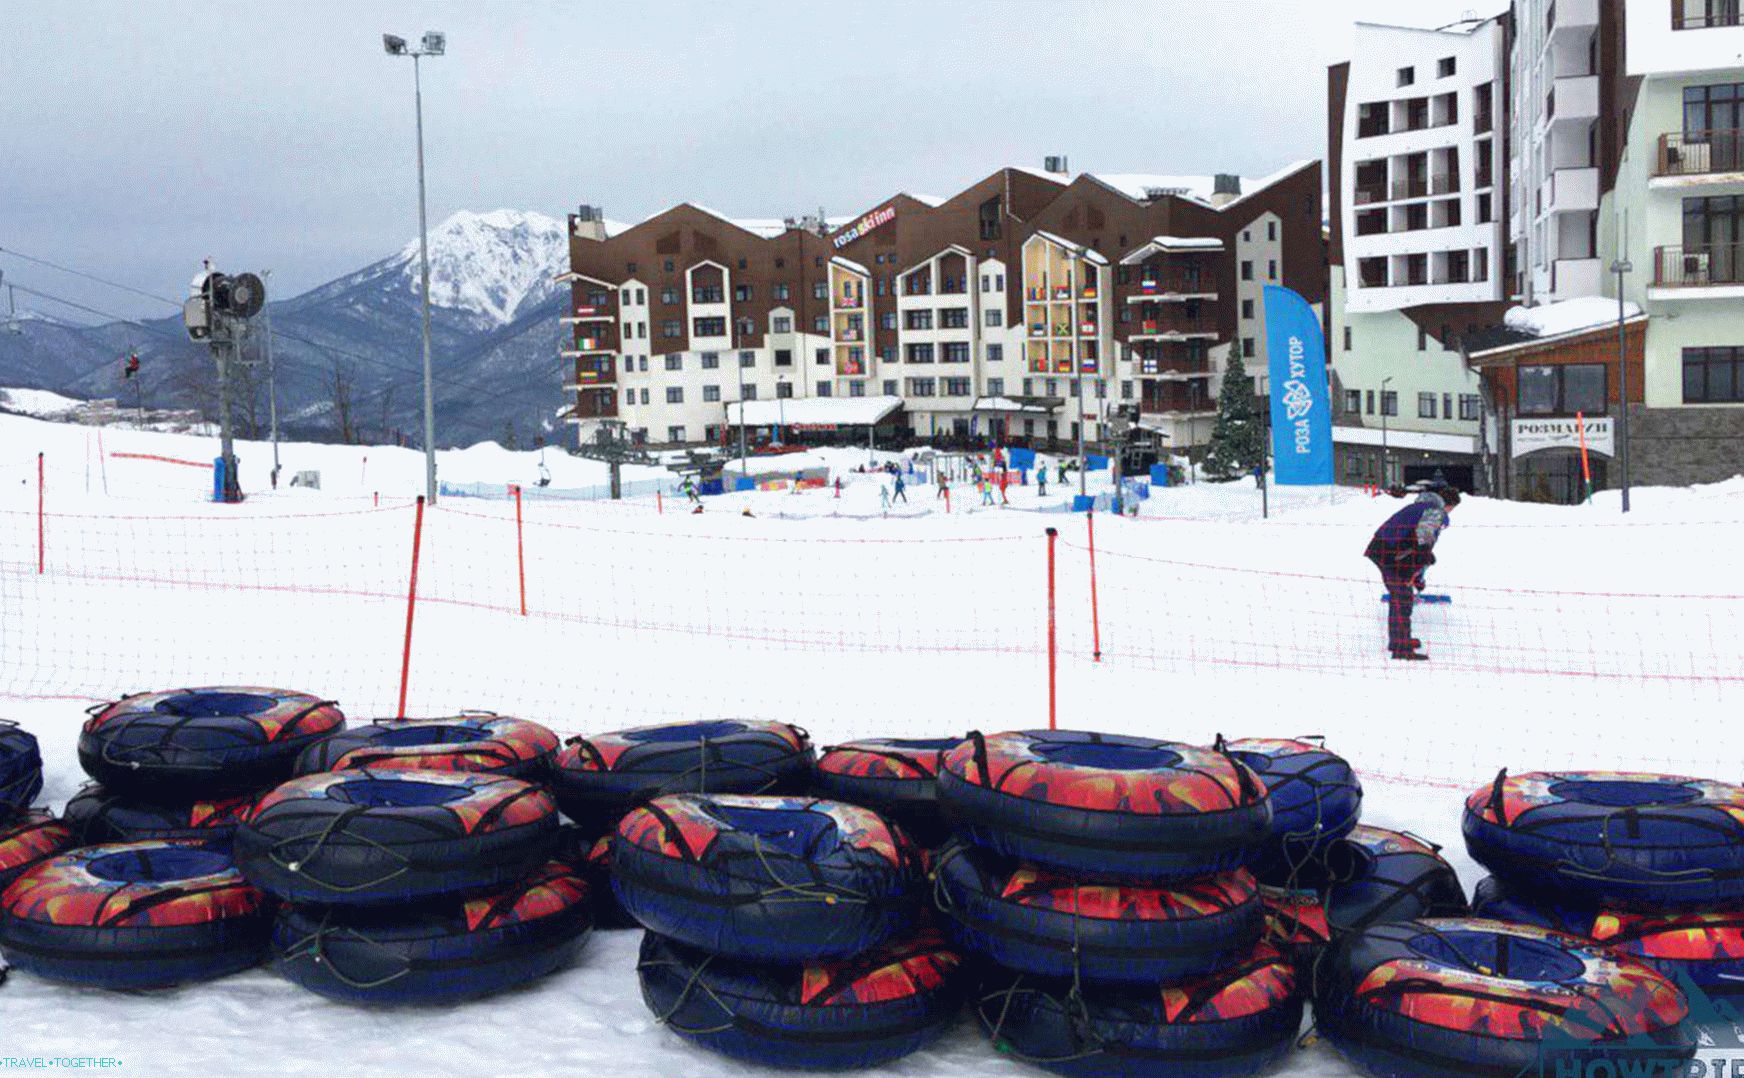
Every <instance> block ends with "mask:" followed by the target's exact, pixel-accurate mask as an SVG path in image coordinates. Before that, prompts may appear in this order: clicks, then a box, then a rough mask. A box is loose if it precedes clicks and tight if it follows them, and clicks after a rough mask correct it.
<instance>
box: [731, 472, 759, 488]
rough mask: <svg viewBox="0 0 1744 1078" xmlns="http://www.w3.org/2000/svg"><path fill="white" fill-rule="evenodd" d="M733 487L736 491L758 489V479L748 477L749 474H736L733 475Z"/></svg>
mask: <svg viewBox="0 0 1744 1078" xmlns="http://www.w3.org/2000/svg"><path fill="white" fill-rule="evenodd" d="M733 489H734V490H735V491H740V490H756V489H757V481H756V480H755V479H752V478H750V477H748V476H743V475H738V476H734V477H733Z"/></svg>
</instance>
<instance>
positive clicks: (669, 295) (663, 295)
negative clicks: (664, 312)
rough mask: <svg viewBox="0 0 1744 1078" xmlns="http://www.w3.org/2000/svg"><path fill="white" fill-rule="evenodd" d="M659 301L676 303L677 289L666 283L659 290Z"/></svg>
mask: <svg viewBox="0 0 1744 1078" xmlns="http://www.w3.org/2000/svg"><path fill="white" fill-rule="evenodd" d="M660 302H661V303H668V304H671V303H677V302H678V289H676V288H673V287H672V286H671V285H667V286H666V287H665V288H662V289H661V290H660Z"/></svg>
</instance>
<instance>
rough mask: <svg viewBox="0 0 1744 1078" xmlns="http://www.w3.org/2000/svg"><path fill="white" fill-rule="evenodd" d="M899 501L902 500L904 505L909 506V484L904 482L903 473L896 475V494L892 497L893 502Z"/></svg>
mask: <svg viewBox="0 0 1744 1078" xmlns="http://www.w3.org/2000/svg"><path fill="white" fill-rule="evenodd" d="M898 499H901V501H902V504H904V505H907V504H908V484H907V483H906V482H904V481H903V478H902V473H901V472H897V473H896V493H895V494H893V495H891V497H890V500H891V501H896V500H898Z"/></svg>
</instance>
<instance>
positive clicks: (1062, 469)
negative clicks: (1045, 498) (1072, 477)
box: [1060, 461, 1066, 486]
mask: <svg viewBox="0 0 1744 1078" xmlns="http://www.w3.org/2000/svg"><path fill="white" fill-rule="evenodd" d="M1060 485H1061V486H1065V485H1066V462H1065V461H1061V462H1060Z"/></svg>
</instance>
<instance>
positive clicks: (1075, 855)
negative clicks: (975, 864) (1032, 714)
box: [939, 730, 1272, 882]
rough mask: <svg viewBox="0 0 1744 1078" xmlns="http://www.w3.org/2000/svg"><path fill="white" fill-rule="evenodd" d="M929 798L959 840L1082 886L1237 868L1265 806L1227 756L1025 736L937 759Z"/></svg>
mask: <svg viewBox="0 0 1744 1078" xmlns="http://www.w3.org/2000/svg"><path fill="white" fill-rule="evenodd" d="M939 801H940V803H941V804H942V805H943V806H944V810H945V815H946V818H947V819H949V820H950V821H951V823H952V825H953V826H954V827H955V828H956V829H957V831H958V832H959V833H961V834H962V835H963V836H964V837H966V838H967V839H969V840H970V841H971V842H973V843H975V844H976V845H977V846H982V847H985V848H987V849H991V850H994V851H995V852H997V853H1000V854H1003V855H1004V856H1006V857H1012V858H1016V859H1017V860H1020V861H1030V862H1034V863H1036V864H1039V865H1045V866H1048V867H1050V868H1055V869H1059V870H1061V871H1063V872H1067V873H1072V874H1077V875H1081V876H1084V877H1086V878H1090V879H1108V880H1132V881H1136V882H1146V881H1159V882H1160V881H1169V880H1186V879H1194V878H1197V877H1199V876H1207V875H1211V874H1214V873H1218V872H1227V871H1229V870H1231V869H1236V868H1240V867H1242V866H1243V865H1244V864H1245V863H1246V861H1247V860H1248V858H1249V857H1250V856H1251V855H1252V853H1253V851H1254V850H1255V849H1256V848H1257V847H1258V846H1259V845H1260V844H1261V843H1263V842H1264V841H1265V840H1266V837H1267V835H1268V833H1269V830H1268V829H1269V827H1270V825H1271V819H1272V812H1271V802H1270V801H1269V800H1268V798H1267V796H1266V789H1265V787H1264V786H1263V785H1262V784H1261V783H1260V782H1259V780H1258V779H1256V778H1255V777H1254V775H1253V772H1251V771H1249V770H1248V769H1247V767H1245V766H1244V765H1243V764H1241V763H1240V762H1238V761H1237V760H1236V759H1235V758H1234V757H1232V756H1230V755H1229V754H1228V753H1227V752H1222V751H1219V750H1216V749H1209V748H1201V747H1199V746H1195V745H1184V744H1180V743H1178V742H1171V741H1157V740H1154V739H1151V738H1140V737H1124V736H1121V735H1118V734H1095V733H1085V732H1082V731H1076V730H1059V731H1053V730H1026V731H1018V732H1014V733H1005V734H993V735H991V736H986V737H983V736H982V735H981V734H979V733H971V734H970V735H969V739H968V740H967V741H964V742H963V743H962V744H960V745H958V746H957V747H956V748H954V749H952V750H951V751H950V752H949V753H947V754H946V755H945V760H944V767H943V768H942V770H940V772H939Z"/></svg>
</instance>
